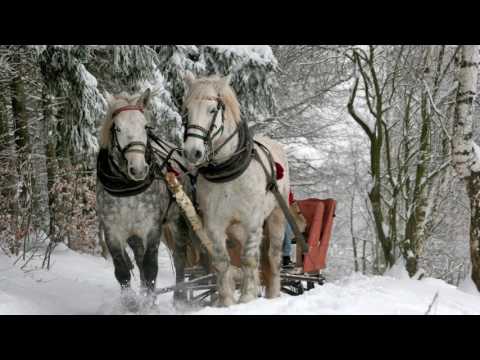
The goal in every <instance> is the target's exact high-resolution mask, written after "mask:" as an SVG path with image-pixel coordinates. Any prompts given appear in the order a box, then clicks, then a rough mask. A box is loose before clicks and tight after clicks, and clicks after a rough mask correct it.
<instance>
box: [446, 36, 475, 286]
mask: <svg viewBox="0 0 480 360" xmlns="http://www.w3.org/2000/svg"><path fill="white" fill-rule="evenodd" d="M460 46H461V50H460V56H461V62H460V70H459V74H458V80H459V84H458V92H457V99H456V106H455V112H454V118H453V138H452V146H453V164H454V167H455V170H456V171H457V174H458V176H459V177H460V178H462V179H464V180H465V183H466V187H467V193H468V196H469V198H470V212H471V213H470V256H471V262H472V280H473V282H474V283H475V285H476V286H477V289H478V290H479V291H480V159H479V156H480V153H479V152H478V150H475V148H476V147H477V145H476V144H475V143H474V142H473V138H472V134H473V121H472V120H473V119H472V117H473V116H472V112H473V101H474V99H475V96H476V91H477V82H478V61H479V54H478V51H479V46H478V45H460Z"/></svg>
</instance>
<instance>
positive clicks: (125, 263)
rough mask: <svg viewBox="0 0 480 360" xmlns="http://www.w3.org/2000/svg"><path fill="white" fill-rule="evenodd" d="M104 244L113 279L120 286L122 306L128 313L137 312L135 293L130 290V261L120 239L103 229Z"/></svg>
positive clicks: (131, 265) (131, 266) (131, 267)
mask: <svg viewBox="0 0 480 360" xmlns="http://www.w3.org/2000/svg"><path fill="white" fill-rule="evenodd" d="M105 242H106V244H107V247H108V250H109V251H110V255H111V256H112V260H113V266H114V267H115V278H116V279H117V281H118V282H119V284H120V288H121V300H122V304H123V305H124V306H125V307H126V308H127V309H129V310H130V311H133V312H135V311H137V310H138V304H137V301H136V298H135V293H134V292H133V290H132V289H131V288H130V278H131V275H130V271H131V270H132V269H133V264H132V261H131V260H130V258H129V256H128V254H127V252H126V251H125V248H124V246H123V243H122V242H121V241H120V237H119V236H118V235H117V236H115V235H114V234H113V233H112V232H111V231H110V230H109V229H105Z"/></svg>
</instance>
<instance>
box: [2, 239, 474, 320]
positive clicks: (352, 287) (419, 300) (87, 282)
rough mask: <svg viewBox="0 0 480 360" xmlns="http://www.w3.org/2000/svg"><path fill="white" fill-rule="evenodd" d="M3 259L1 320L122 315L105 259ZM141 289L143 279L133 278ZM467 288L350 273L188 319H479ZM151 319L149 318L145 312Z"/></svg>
mask: <svg viewBox="0 0 480 360" xmlns="http://www.w3.org/2000/svg"><path fill="white" fill-rule="evenodd" d="M14 260H15V259H14V258H9V257H7V256H5V255H3V254H2V255H0V314H120V313H122V310H121V307H120V302H119V288H118V285H117V282H116V280H115V278H114V275H113V264H112V263H111V262H110V261H106V260H104V259H103V258H101V257H97V256H91V255H85V254H79V253H75V252H73V251H71V250H69V249H67V248H66V247H65V246H63V245H60V246H58V247H57V248H56V249H55V251H54V253H53V255H52V267H51V269H50V270H49V271H47V270H42V269H40V264H41V257H40V256H39V257H38V258H36V259H35V258H34V259H33V260H32V261H31V262H29V263H28V264H27V266H26V267H25V268H24V269H23V270H21V269H20V266H21V263H20V262H19V263H17V264H16V265H12V264H13V262H14ZM133 282H134V286H136V287H138V282H139V281H138V274H136V276H135V279H134V281H133ZM173 282H174V275H173V268H172V265H171V262H170V256H169V254H168V252H167V251H166V249H165V248H164V247H163V246H162V247H161V251H160V252H159V275H158V286H159V287H163V286H166V285H170V284H173ZM462 289H463V290H460V289H459V288H456V287H455V286H452V285H449V284H447V283H445V282H443V281H441V280H437V279H431V278H427V279H423V280H421V281H416V280H411V279H409V278H408V276H407V275H406V274H405V273H404V272H403V271H401V270H398V269H394V270H393V271H391V272H390V273H389V275H388V276H372V277H367V276H362V275H359V274H352V275H349V276H346V277H345V278H344V279H341V280H339V281H335V282H332V283H327V284H326V285H324V286H321V287H316V288H315V289H314V290H311V291H309V292H306V293H305V294H304V295H302V296H298V297H291V296H288V295H285V294H282V296H281V297H280V298H278V299H274V300H267V299H264V298H260V299H258V300H256V301H253V302H251V303H248V304H239V305H234V306H231V307H229V308H213V307H208V308H204V309H200V310H198V309H197V310H191V311H189V312H188V313H189V314H198V315H203V314H208V315H211V314H212V315H213V314H214V315H217V314H218V315H220V314H228V315H240V314H275V315H278V314H282V315H288V314H305V315H308V314H316V315H317V314H418V315H421V314H425V312H427V309H428V308H429V306H430V304H431V303H432V300H433V299H434V297H435V295H436V294H438V295H437V296H436V300H435V302H434V303H433V305H432V306H431V309H430V314H477V315H478V314H480V295H479V294H478V293H476V291H475V290H474V289H473V285H472V283H471V282H467V283H465V284H463V285H462ZM171 302H172V294H171V293H169V294H165V295H162V296H160V297H158V299H157V301H156V307H154V308H153V309H151V310H149V311H148V312H146V313H147V314H176V313H177V312H176V311H175V309H174V307H173V306H172V303H171ZM144 313H145V312H144Z"/></svg>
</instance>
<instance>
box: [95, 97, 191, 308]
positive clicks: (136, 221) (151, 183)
mask: <svg viewBox="0 0 480 360" xmlns="http://www.w3.org/2000/svg"><path fill="white" fill-rule="evenodd" d="M149 98H150V90H147V91H145V92H144V93H143V94H141V95H136V96H129V95H128V94H125V93H122V94H120V95H117V96H112V95H110V94H107V102H108V112H107V116H106V120H105V121H104V123H103V125H102V128H101V133H100V152H99V156H98V161H97V213H98V218H99V228H100V229H101V230H102V231H103V238H104V241H105V243H106V246H107V248H108V251H109V252H110V254H111V256H112V259H113V264H114V266H115V277H116V279H117V280H118V282H119V283H120V286H121V289H122V292H121V293H122V301H123V304H124V305H126V306H127V307H128V308H130V309H132V308H133V309H135V307H137V305H138V302H137V301H136V300H135V299H136V296H135V293H134V292H133V291H132V290H131V289H130V279H131V275H130V272H131V270H132V269H133V264H132V262H131V260H130V258H129V256H128V253H127V252H126V248H127V245H128V246H130V248H131V249H132V251H133V254H134V257H135V262H136V263H137V266H138V269H139V272H140V280H141V289H142V293H144V294H146V295H152V293H153V290H154V289H155V282H156V277H157V272H158V248H159V243H160V239H161V234H162V225H164V224H168V225H169V229H170V232H171V237H172V238H173V239H174V241H173V243H174V244H173V246H172V244H169V245H170V248H171V250H173V258H174V265H175V270H176V278H177V282H179V281H183V276H184V267H185V257H186V255H185V251H186V244H187V243H188V242H189V241H190V239H193V238H194V237H192V234H191V233H190V229H189V227H188V225H187V224H186V222H185V221H184V220H183V217H182V216H180V213H179V209H178V207H177V205H176V203H175V201H174V199H173V198H172V196H171V195H170V193H169V190H168V188H167V185H166V184H165V182H164V181H163V180H162V179H161V178H162V175H161V174H162V173H164V172H165V171H166V170H167V168H169V167H171V166H174V165H172V164H180V163H181V158H179V156H178V155H174V156H172V157H171V158H174V159H175V161H172V162H165V161H164V162H163V164H159V162H158V161H157V162H156V161H154V160H153V157H155V156H156V155H158V154H160V155H161V159H160V160H164V159H165V158H167V157H168V155H173V154H174V151H173V149H174V147H173V146H171V147H170V148H169V147H168V144H167V143H163V142H162V145H163V146H162V147H161V148H159V146H158V144H156V143H152V141H151V137H150V136H149V122H148V119H147V117H146V116H145V114H144V108H146V106H147V104H148V101H149ZM170 151H171V154H170ZM162 157H163V159H162ZM157 160H158V158H157ZM176 171H177V172H178V171H180V170H179V169H178V168H177V169H176ZM182 184H183V185H184V188H185V190H186V191H187V193H188V191H189V189H190V188H189V182H188V176H186V177H184V181H182ZM172 247H173V249H172ZM181 296H182V294H181V293H179V292H176V293H175V297H176V298H177V299H178V298H181Z"/></svg>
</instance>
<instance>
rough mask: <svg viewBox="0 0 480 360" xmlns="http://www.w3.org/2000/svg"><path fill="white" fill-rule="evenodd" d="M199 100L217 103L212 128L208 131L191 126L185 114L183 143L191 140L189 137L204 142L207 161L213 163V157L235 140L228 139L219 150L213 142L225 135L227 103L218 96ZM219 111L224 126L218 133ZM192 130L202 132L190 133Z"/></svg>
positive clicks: (220, 127) (211, 123) (197, 126)
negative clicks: (214, 146)
mask: <svg viewBox="0 0 480 360" xmlns="http://www.w3.org/2000/svg"><path fill="white" fill-rule="evenodd" d="M199 100H213V101H216V102H217V108H216V110H215V112H214V113H213V117H212V120H211V122H210V126H209V127H208V129H206V128H204V127H202V126H200V125H192V124H189V123H188V113H187V114H185V115H184V116H183V119H182V124H183V126H184V127H185V133H184V136H183V141H186V140H187V138H189V137H194V138H197V139H200V140H202V141H203V142H204V144H205V147H206V148H207V152H206V157H207V161H212V160H213V157H214V156H215V153H217V152H218V151H219V149H220V148H222V147H223V146H224V145H225V144H226V143H227V142H228V141H230V140H231V139H232V138H233V136H230V137H229V138H228V139H227V141H225V142H224V143H223V144H222V145H220V146H219V148H217V149H214V148H213V141H214V140H215V138H217V137H218V136H221V135H222V134H223V130H224V127H225V103H224V102H223V100H222V99H221V97H220V96H216V97H215V96H204V97H202V98H200V99H199ZM219 111H222V124H221V125H220V126H219V128H218V129H217V130H216V131H214V130H215V127H216V124H215V123H216V119H217V115H218V112H219ZM191 129H194V130H199V131H200V132H201V134H197V133H192V132H189V130H191Z"/></svg>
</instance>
